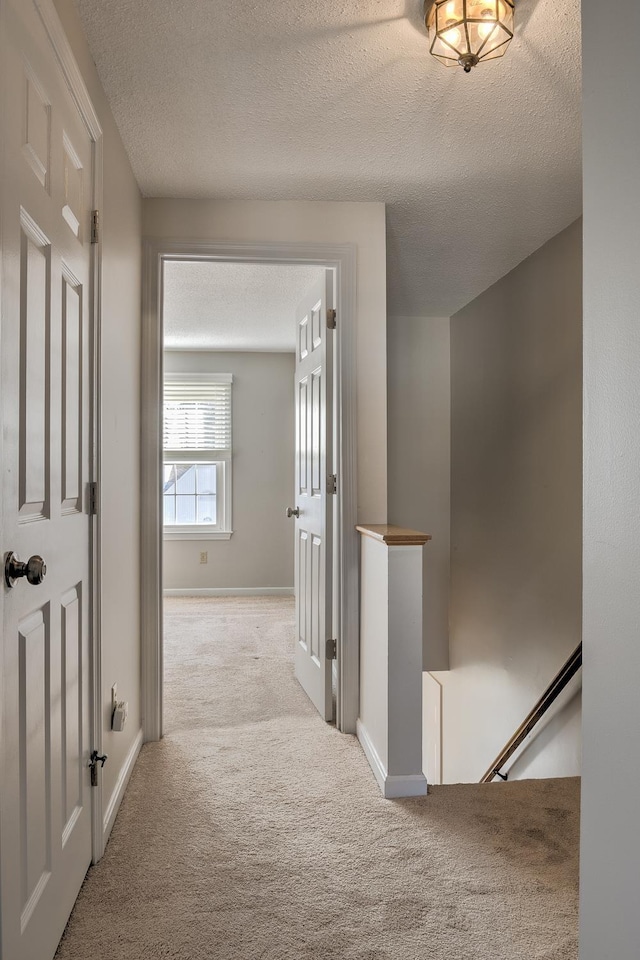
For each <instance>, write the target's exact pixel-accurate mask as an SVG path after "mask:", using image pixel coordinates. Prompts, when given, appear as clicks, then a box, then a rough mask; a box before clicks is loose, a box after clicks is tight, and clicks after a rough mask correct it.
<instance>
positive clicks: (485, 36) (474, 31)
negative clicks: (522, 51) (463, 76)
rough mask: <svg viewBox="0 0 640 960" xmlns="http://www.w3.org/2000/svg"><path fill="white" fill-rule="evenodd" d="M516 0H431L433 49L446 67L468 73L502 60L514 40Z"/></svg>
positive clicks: (429, 26) (427, 8) (429, 30)
mask: <svg viewBox="0 0 640 960" xmlns="http://www.w3.org/2000/svg"><path fill="white" fill-rule="evenodd" d="M513 4H514V0H427V2H426V4H425V21H426V24H427V33H428V34H429V43H430V46H429V50H430V52H431V53H432V54H433V56H434V57H435V58H436V60H439V61H440V63H443V64H444V65H445V67H457V66H461V67H462V68H463V69H464V72H465V73H469V71H470V70H471V67H475V66H476V64H478V63H480V61H481V60H495V59H496V58H497V57H502V56H503V55H504V53H505V51H506V49H507V47H508V46H509V42H510V40H511V38H512V37H513Z"/></svg>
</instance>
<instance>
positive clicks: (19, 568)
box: [4, 550, 47, 587]
mask: <svg viewBox="0 0 640 960" xmlns="http://www.w3.org/2000/svg"><path fill="white" fill-rule="evenodd" d="M46 575H47V565H46V563H45V562H44V560H43V559H42V557H39V556H38V555H37V554H34V555H33V556H32V557H29V559H28V560H27V562H26V563H24V562H23V561H22V560H18V558H17V557H16V555H15V553H14V552H13V550H11V551H10V552H9V553H8V554H7V556H6V557H5V561H4V580H5V583H6V585H7V586H8V587H14V586H15V583H16V580H19V579H20V577H26V578H27V582H28V583H30V584H31V585H32V586H34V587H37V586H38V584H39V583H42V581H43V580H44V578H45V577H46Z"/></svg>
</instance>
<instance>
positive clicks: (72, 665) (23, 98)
mask: <svg viewBox="0 0 640 960" xmlns="http://www.w3.org/2000/svg"><path fill="white" fill-rule="evenodd" d="M0 15H1V20H0V30H1V46H0V64H1V68H0V69H1V71H2V76H1V86H2V113H1V117H2V130H1V135H2V141H3V154H2V170H1V174H2V176H1V186H0V190H1V209H2V218H1V221H2V228H1V229H2V233H1V251H2V268H1V274H0V276H1V281H0V282H1V287H0V291H1V294H0V296H1V327H0V349H1V357H2V359H1V367H0V377H1V383H0V386H1V394H0V396H1V411H2V466H1V474H0V487H1V501H0V502H1V513H0V535H1V543H2V550H1V556H2V560H3V565H4V560H5V557H6V554H7V553H8V552H9V551H14V552H15V554H16V555H17V556H18V557H19V558H20V559H21V560H27V559H28V558H29V557H30V556H33V555H38V554H39V555H41V556H42V557H43V558H44V560H45V562H46V565H47V574H46V578H45V579H44V581H43V582H42V583H41V584H39V585H35V586H34V585H30V584H28V583H27V581H26V580H25V579H19V580H17V581H16V582H15V585H14V586H13V588H9V587H8V586H7V585H6V584H5V582H4V577H3V579H2V585H1V586H0V596H1V600H0V608H1V609H0V613H1V616H2V623H3V635H2V643H1V645H0V648H1V653H0V655H1V657H2V662H1V667H2V679H1V681H0V682H1V684H2V691H1V692H2V720H1V724H2V725H1V728H0V729H1V755H0V763H1V767H0V931H1V934H0V935H1V951H0V952H1V953H2V956H4V957H7V958H11V960H50V958H51V957H52V956H53V954H54V952H55V949H56V946H57V943H58V940H59V938H60V936H61V934H62V931H63V930H64V926H65V924H66V921H67V919H68V916H69V914H70V912H71V909H72V907H73V904H74V902H75V899H76V896H77V893H78V890H79V888H80V885H81V883H82V880H83V878H84V875H85V873H86V870H87V868H88V866H89V863H90V861H91V857H92V820H93V823H94V824H95V810H96V805H95V800H94V798H93V797H92V796H91V793H92V790H91V786H90V770H89V766H88V762H89V755H90V750H91V747H92V743H93V741H92V729H91V728H92V714H91V711H92V709H95V703H93V702H92V690H93V689H94V684H95V679H96V666H95V663H94V662H92V661H93V660H94V659H95V657H94V653H95V651H94V650H93V649H92V643H93V642H94V641H93V637H92V619H93V616H94V609H93V577H94V574H95V570H94V569H93V564H92V550H93V548H94V542H93V531H92V527H93V523H94V521H93V519H92V517H90V515H89V509H90V508H89V483H90V481H91V480H92V478H93V468H94V460H93V458H94V454H95V444H96V435H95V431H94V429H93V425H92V419H91V416H92V387H93V376H94V352H93V351H94V342H93V324H94V321H95V314H94V301H95V298H96V276H95V273H94V266H93V265H94V263H95V255H94V253H93V252H92V249H91V210H92V206H93V203H94V198H95V190H96V167H97V161H96V156H97V148H96V138H97V137H98V136H99V127H98V126H97V124H96V123H95V122H93V131H91V130H90V129H89V127H88V125H87V122H86V120H87V117H86V113H85V112H84V111H83V110H82V108H81V106H80V101H81V100H84V101H85V102H86V91H85V90H84V88H82V89H80V86H79V85H78V84H77V83H76V84H75V90H74V92H73V93H72V88H73V86H74V83H73V78H71V74H72V73H73V72H74V68H75V64H73V63H72V58H70V52H69V49H68V45H65V41H64V40H63V39H62V38H63V34H62V31H61V27H60V24H59V20H58V19H57V16H56V14H55V11H54V10H53V7H52V5H51V3H50V2H49V0H5V2H4V3H3V4H2V7H1V11H0ZM52 31H53V32H52ZM54 34H55V36H54ZM65 64H66V67H65ZM75 71H76V72H77V68H75ZM76 80H77V77H76ZM85 105H87V104H86V103H85ZM87 106H88V110H87V112H88V113H91V114H92V108H90V105H87ZM92 117H93V118H94V121H95V114H92ZM3 572H4V571H3ZM93 792H94V794H95V793H96V791H93Z"/></svg>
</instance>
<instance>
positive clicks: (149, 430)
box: [140, 239, 360, 741]
mask: <svg viewBox="0 0 640 960" xmlns="http://www.w3.org/2000/svg"><path fill="white" fill-rule="evenodd" d="M165 260H212V261H215V262H217V263H225V262H226V263H259V264H274V265H282V264H286V265H296V264H298V265H305V266H309V265H314V266H319V267H325V268H329V269H333V270H334V271H335V278H336V306H337V327H336V331H335V334H336V339H335V343H334V382H335V385H336V401H337V402H336V419H335V428H334V429H335V431H336V434H337V438H336V444H335V449H336V454H337V456H336V460H337V462H336V473H337V477H338V491H339V496H338V497H337V504H336V507H337V511H336V512H337V522H335V521H334V529H335V533H336V541H337V542H336V543H335V544H334V558H335V561H337V562H334V572H333V578H334V584H335V586H334V591H335V592H337V596H334V611H335V622H336V631H335V632H336V633H337V640H338V645H337V647H338V650H337V652H338V660H337V686H336V693H337V696H336V725H337V727H338V729H339V730H342V731H343V732H344V733H352V734H355V732H356V721H357V719H358V708H359V687H360V677H359V670H360V664H359V648H360V598H359V580H358V546H359V545H358V535H357V533H356V523H357V516H356V511H357V485H356V484H357V476H356V439H357V421H356V351H355V346H356V343H355V325H356V248H355V245H354V244H350V243H349V244H326V243H225V242H217V241H208V240H190V239H145V240H144V241H143V288H142V370H141V464H140V467H141V531H140V533H141V549H142V557H143V562H142V564H141V567H140V591H141V610H140V615H141V650H142V660H141V685H142V690H141V695H142V718H143V733H144V739H145V741H151V740H160V739H161V737H162V734H163V731H162V715H163V636H162V580H161V578H162V512H161V508H162V504H161V494H160V490H161V467H162V422H161V421H162V417H161V412H162V411H161V402H162V375H163V349H164V336H163V319H162V302H163V288H162V274H163V271H162V264H163V261H165ZM336 566H337V568H338V569H337V570H336V569H335V567H336Z"/></svg>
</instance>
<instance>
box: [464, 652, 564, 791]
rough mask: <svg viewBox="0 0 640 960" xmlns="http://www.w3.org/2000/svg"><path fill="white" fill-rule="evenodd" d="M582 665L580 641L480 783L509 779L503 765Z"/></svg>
mask: <svg viewBox="0 0 640 960" xmlns="http://www.w3.org/2000/svg"><path fill="white" fill-rule="evenodd" d="M581 666H582V643H579V644H578V646H577V647H576V649H575V650H574V651H573V653H572V654H571V656H570V657H569V659H568V660H567V662H566V663H565V665H564V666H563V667H562V669H561V670H560V671H559V673H558V674H556V676H555V677H554V678H553V680H552V681H551V683H550V684H549V686H548V687H547V689H546V690H545V692H544V693H543V694H542V696H541V697H540V699H539V700H538V702H537V703H536V705H535V707H534V708H533V710H532V711H531V712H530V713H529V714H528V715H527V717H526V718H525V719H524V720H523V722H522V723H521V724H520V726H519V727H518V729H517V730H516V732H515V733H514V735H513V736H512V737H511V739H510V740H509V741H508V743H506V744H505V746H504V747H503V749H502V750H501V751H500V753H499V754H498V756H497V757H496V759H495V760H494V761H493V763H492V764H491V766H490V767H489V769H488V770H487V772H486V773H485V775H484V777H483V778H482V780H481V781H480V783H490V782H491V780H493V778H494V777H500V779H501V780H506V779H507V777H508V774H504V773H500V771H501V769H502V767H503V766H504V765H505V763H506V762H507V760H509V758H510V757H512V756H513V754H514V753H515V752H516V750H517V749H518V747H519V746H520V744H521V743H522V741H523V740H524V739H525V737H526V736H527V735H528V734H529V733H531V731H532V730H533V728H534V727H535V725H536V724H537V723H538V721H539V720H541V719H542V717H543V716H544V715H545V713H546V712H547V710H548V709H549V707H550V706H551V705H552V703H553V702H554V701H555V700H556V699H557V698H558V696H559V695H560V694H561V693H562V691H563V690H564V688H565V687H566V685H567V684H568V683H569V681H570V680H571V678H572V677H574V676H575V674H576V673H577V672H578V670H579V669H580V667H581Z"/></svg>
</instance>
